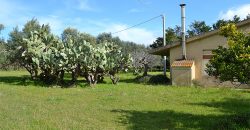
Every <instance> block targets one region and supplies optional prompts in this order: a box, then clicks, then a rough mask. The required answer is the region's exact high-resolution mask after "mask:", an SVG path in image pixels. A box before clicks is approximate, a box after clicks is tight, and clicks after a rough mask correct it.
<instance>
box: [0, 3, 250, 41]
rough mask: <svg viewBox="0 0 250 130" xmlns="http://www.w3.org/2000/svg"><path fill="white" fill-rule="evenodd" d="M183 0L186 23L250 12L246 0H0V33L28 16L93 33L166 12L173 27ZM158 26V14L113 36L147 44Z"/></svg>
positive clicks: (177, 22)
mask: <svg viewBox="0 0 250 130" xmlns="http://www.w3.org/2000/svg"><path fill="white" fill-rule="evenodd" d="M183 1H184V2H185V3H186V4H187V6H186V16H187V23H186V24H187V25H189V24H190V23H191V22H193V21H194V20H204V21H206V23H207V24H209V25H212V23H214V22H216V21H217V20H218V19H230V18H232V17H233V16H234V15H236V14H237V15H239V16H241V17H243V18H245V16H246V15H247V14H250V1H249V0H204V1H201V0H0V3H1V8H0V23H2V24H4V25H5V27H6V28H5V30H4V31H3V32H2V34H1V35H2V36H3V37H5V38H7V35H8V33H9V32H10V31H11V30H12V29H13V28H14V27H15V26H19V28H22V26H23V25H24V24H25V23H26V22H27V21H28V20H30V19H32V18H37V19H38V20H39V21H40V23H41V24H46V23H49V24H50V25H51V28H52V32H53V33H55V34H57V35H60V34H61V32H62V31H63V29H65V28H66V27H74V28H77V29H78V30H80V31H81V32H87V33H90V34H92V35H94V36H96V35H98V34H99V33H102V32H116V31H119V30H122V29H124V28H127V27H129V26H132V25H134V24H137V23H140V22H142V21H145V20H147V19H150V18H152V17H155V16H158V15H160V14H165V16H166V27H174V26H175V25H180V7H179V4H180V3H181V2H183ZM161 28H162V25H161V19H160V18H158V19H155V20H153V21H151V22H149V23H146V24H143V25H141V26H138V27H135V28H133V29H130V30H128V31H124V32H121V33H117V34H115V36H119V37H120V38H121V39H123V40H129V41H134V42H137V43H141V44H145V45H148V44H151V43H152V41H153V40H155V39H156V38H157V37H159V36H161V34H162V31H161ZM187 29H188V26H187Z"/></svg>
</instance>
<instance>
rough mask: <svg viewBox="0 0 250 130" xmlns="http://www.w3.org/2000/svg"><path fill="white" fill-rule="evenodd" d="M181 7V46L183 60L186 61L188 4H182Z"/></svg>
mask: <svg viewBox="0 0 250 130" xmlns="http://www.w3.org/2000/svg"><path fill="white" fill-rule="evenodd" d="M180 6H181V34H182V38H181V45H182V59H183V60H186V59H187V52H186V36H185V35H186V34H185V33H186V30H185V28H186V25H185V24H186V15H185V6H186V4H180Z"/></svg>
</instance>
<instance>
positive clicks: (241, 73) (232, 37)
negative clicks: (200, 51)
mask: <svg viewBox="0 0 250 130" xmlns="http://www.w3.org/2000/svg"><path fill="white" fill-rule="evenodd" d="M220 34H221V35H222V36H225V37H226V38H227V39H228V42H227V43H228V46H229V47H228V48H225V47H222V46H220V47H219V48H218V49H216V50H214V51H213V54H214V56H213V58H212V59H211V60H210V62H209V64H208V65H207V70H206V72H207V73H208V74H209V75H210V76H215V77H217V78H219V79H220V80H221V81H231V82H239V83H245V84H249V83H250V75H249V74H250V55H249V54H250V32H249V33H248V34H244V33H243V32H240V31H239V30H237V27H236V25H235V24H232V23H230V24H227V25H226V26H223V27H221V29H220Z"/></svg>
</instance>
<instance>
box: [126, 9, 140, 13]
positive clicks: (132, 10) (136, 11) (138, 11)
mask: <svg viewBox="0 0 250 130" xmlns="http://www.w3.org/2000/svg"><path fill="white" fill-rule="evenodd" d="M128 12H129V13H140V12H142V10H139V9H136V8H133V9H130V10H129V11H128Z"/></svg>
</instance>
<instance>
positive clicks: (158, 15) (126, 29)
mask: <svg viewBox="0 0 250 130" xmlns="http://www.w3.org/2000/svg"><path fill="white" fill-rule="evenodd" d="M159 17H162V15H158V16H155V17H153V18H150V19H148V20H146V21H143V22H140V23H138V24H135V25H133V26H130V27H128V28H125V29H122V30H119V31H116V32H112V33H111V34H116V33H120V32H123V31H127V30H129V29H131V28H134V27H137V26H139V25H142V24H145V23H147V22H150V21H152V20H154V19H156V18H159Z"/></svg>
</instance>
